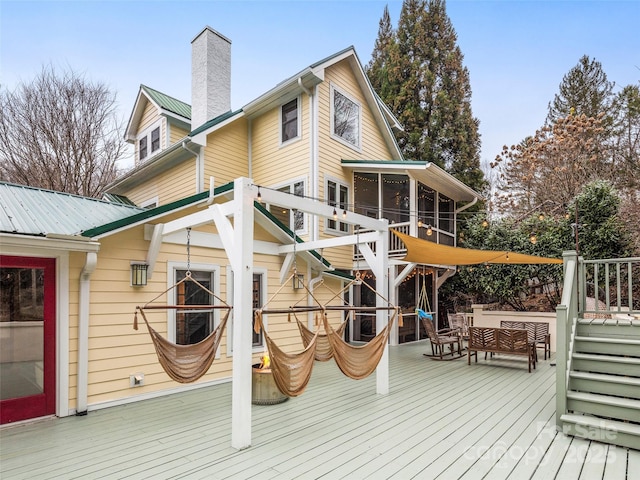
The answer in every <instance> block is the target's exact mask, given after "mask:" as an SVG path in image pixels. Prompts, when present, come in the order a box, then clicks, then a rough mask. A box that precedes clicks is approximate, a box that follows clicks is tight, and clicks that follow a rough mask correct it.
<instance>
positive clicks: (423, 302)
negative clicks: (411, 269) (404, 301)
mask: <svg viewBox="0 0 640 480" xmlns="http://www.w3.org/2000/svg"><path fill="white" fill-rule="evenodd" d="M418 281H420V279H418ZM416 315H418V318H428V319H429V320H433V315H432V314H431V304H430V303H429V295H428V294H427V279H426V278H425V274H424V270H423V271H422V288H421V290H420V293H419V294H418V302H417V304H416Z"/></svg>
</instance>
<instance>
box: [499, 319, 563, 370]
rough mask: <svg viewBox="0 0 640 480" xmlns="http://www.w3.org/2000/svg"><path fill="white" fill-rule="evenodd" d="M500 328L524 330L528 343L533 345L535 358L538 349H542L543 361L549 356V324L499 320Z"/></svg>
mask: <svg viewBox="0 0 640 480" xmlns="http://www.w3.org/2000/svg"><path fill="white" fill-rule="evenodd" d="M500 326H501V327H502V328H519V329H521V330H526V331H527V334H528V337H529V342H530V343H532V344H533V345H534V348H535V351H534V353H535V354H536V358H537V357H538V352H537V350H538V348H542V349H544V359H545V360H546V359H547V357H548V356H551V334H550V333H549V324H548V323H546V322H525V321H522V320H501V321H500Z"/></svg>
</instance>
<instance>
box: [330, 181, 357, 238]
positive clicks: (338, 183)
mask: <svg viewBox="0 0 640 480" xmlns="http://www.w3.org/2000/svg"><path fill="white" fill-rule="evenodd" d="M329 182H331V183H334V184H335V185H336V193H337V196H338V198H337V199H336V204H335V207H336V212H337V213H338V219H337V220H333V219H330V218H327V219H325V224H324V225H325V227H324V228H325V231H326V232H327V233H330V234H332V235H348V234H349V233H351V227H350V226H349V224H348V223H344V222H341V221H340V219H341V218H342V212H343V211H344V210H346V209H347V207H348V204H349V201H350V199H351V187H350V186H349V184H348V183H347V182H345V181H344V180H339V179H337V178H335V177H330V176H326V177H325V179H324V191H325V197H326V200H327V203H328V204H329V205H331V201H330V199H329ZM340 187H345V188H346V189H347V205H345V206H344V208H343V207H341V206H340ZM331 221H334V222H335V223H336V226H335V228H331V227H330V226H329V225H330V224H331ZM341 225H346V226H347V230H346V231H343V230H341V229H340V226H341Z"/></svg>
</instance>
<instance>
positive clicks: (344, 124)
mask: <svg viewBox="0 0 640 480" xmlns="http://www.w3.org/2000/svg"><path fill="white" fill-rule="evenodd" d="M331 107H332V109H333V112H332V115H331V134H332V135H333V137H334V138H336V139H338V140H340V141H341V142H343V143H346V144H347V145H349V146H350V147H354V148H356V149H360V116H361V107H360V104H359V103H358V102H357V101H355V100H354V99H353V98H351V97H349V96H348V95H347V94H346V93H343V92H341V91H339V90H338V89H337V88H335V87H333V85H332V88H331Z"/></svg>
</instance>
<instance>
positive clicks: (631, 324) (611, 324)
mask: <svg viewBox="0 0 640 480" xmlns="http://www.w3.org/2000/svg"><path fill="white" fill-rule="evenodd" d="M576 334H577V335H579V336H583V337H609V338H625V339H633V340H640V320H637V319H634V320H629V319H620V318H606V319H599V318H596V319H592V318H579V319H578V324H577V327H576Z"/></svg>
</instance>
